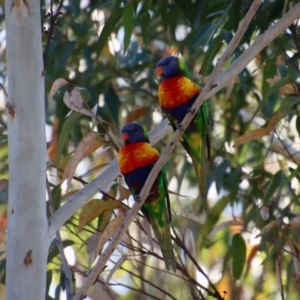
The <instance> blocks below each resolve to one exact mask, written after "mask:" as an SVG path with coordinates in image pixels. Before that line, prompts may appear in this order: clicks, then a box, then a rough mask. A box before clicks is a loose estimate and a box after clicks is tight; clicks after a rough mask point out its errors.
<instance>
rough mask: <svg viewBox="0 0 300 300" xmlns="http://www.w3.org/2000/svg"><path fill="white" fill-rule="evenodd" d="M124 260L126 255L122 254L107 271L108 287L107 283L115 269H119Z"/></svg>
mask: <svg viewBox="0 0 300 300" xmlns="http://www.w3.org/2000/svg"><path fill="white" fill-rule="evenodd" d="M125 260H126V256H125V255H122V256H121V257H120V258H119V259H118V260H117V262H116V263H115V264H114V267H113V268H112V269H111V271H110V272H109V274H108V275H107V277H106V286H107V287H108V283H109V282H110V280H111V278H112V276H113V275H114V274H115V272H116V271H117V270H119V268H120V267H121V265H122V264H123V262H124V261H125Z"/></svg>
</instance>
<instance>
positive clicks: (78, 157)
mask: <svg viewBox="0 0 300 300" xmlns="http://www.w3.org/2000/svg"><path fill="white" fill-rule="evenodd" d="M101 145H103V142H102V141H101V140H100V139H99V134H98V133H97V132H95V131H91V132H89V133H87V134H86V135H85V136H84V137H83V138H82V140H81V141H80V143H79V145H78V147H77V148H76V150H75V153H74V155H73V157H72V158H71V159H70V161H69V162H68V164H67V166H66V168H65V170H64V174H63V179H62V181H64V180H65V179H68V182H67V190H68V189H69V187H70V183H71V180H72V178H73V175H74V173H75V170H76V168H77V166H78V164H79V163H80V162H81V161H82V160H83V159H84V158H85V157H87V156H88V155H90V154H91V153H93V152H94V151H95V150H96V149H98V148H99V147H100V146H101Z"/></svg>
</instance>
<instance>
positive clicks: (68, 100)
mask: <svg viewBox="0 0 300 300" xmlns="http://www.w3.org/2000/svg"><path fill="white" fill-rule="evenodd" d="M63 101H64V103H65V104H66V106H67V107H68V108H70V109H71V110H74V111H77V112H79V113H82V114H84V115H86V116H90V117H92V118H94V117H95V116H94V114H93V112H92V111H91V110H89V109H86V108H85V107H84V104H85V102H84V99H83V97H82V95H81V93H80V91H78V90H77V89H73V90H72V91H71V93H69V92H68V91H66V92H65V94H64V98H63Z"/></svg>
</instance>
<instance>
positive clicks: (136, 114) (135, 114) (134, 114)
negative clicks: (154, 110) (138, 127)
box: [125, 107, 147, 124]
mask: <svg viewBox="0 0 300 300" xmlns="http://www.w3.org/2000/svg"><path fill="white" fill-rule="evenodd" d="M146 112H147V108H146V107H138V108H135V109H134V110H131V111H130V112H129V113H128V115H127V117H126V119H125V124H127V123H130V122H134V121H136V120H137V119H138V118H140V117H142V116H144V115H145V114H146Z"/></svg>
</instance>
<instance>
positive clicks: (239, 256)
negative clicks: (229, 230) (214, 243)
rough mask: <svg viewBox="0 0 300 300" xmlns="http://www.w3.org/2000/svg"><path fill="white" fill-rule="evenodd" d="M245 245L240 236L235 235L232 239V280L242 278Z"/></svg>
mask: <svg viewBox="0 0 300 300" xmlns="http://www.w3.org/2000/svg"><path fill="white" fill-rule="evenodd" d="M246 251H247V247H246V243H245V240H244V239H243V237H242V236H241V234H235V235H234V236H233V237H232V244H231V255H232V275H233V278H234V279H236V280H237V279H239V278H240V277H241V276H242V273H243V269H244V266H245V262H246Z"/></svg>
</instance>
